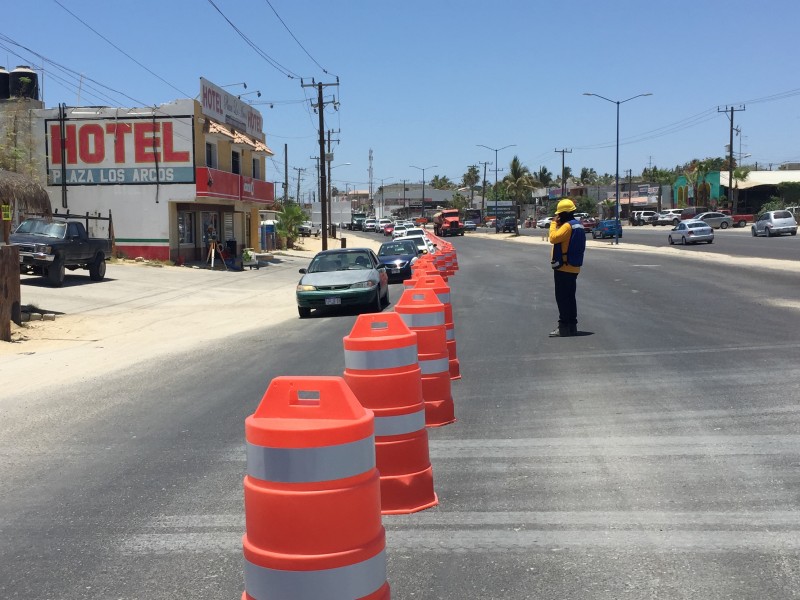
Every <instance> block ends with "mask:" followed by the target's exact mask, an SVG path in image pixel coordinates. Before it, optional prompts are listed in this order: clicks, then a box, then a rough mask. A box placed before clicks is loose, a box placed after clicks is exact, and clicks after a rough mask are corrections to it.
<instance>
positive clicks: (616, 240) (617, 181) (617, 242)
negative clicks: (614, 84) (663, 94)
mask: <svg viewBox="0 0 800 600" xmlns="http://www.w3.org/2000/svg"><path fill="white" fill-rule="evenodd" d="M583 95H584V96H597V97H598V98H602V99H603V100H605V101H606V102H611V104H616V105H617V169H616V175H615V179H614V180H615V182H616V197H617V221H619V105H620V104H625V103H626V102H629V101H630V100H634V99H635V98H641V97H643V96H652V95H653V94H651V93H650V92H647V93H646V94H637V95H635V96H631V97H630V98H628V99H627V100H612V99H611V98H606V97H605V96H601V95H600V94H592V93H591V92H583ZM630 208H631V191H630V190H628V210H630ZM619 227H620V225H619V223H618V224H617V225H616V226H615V227H614V243H615V244H617V245H619Z"/></svg>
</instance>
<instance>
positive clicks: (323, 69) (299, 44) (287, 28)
mask: <svg viewBox="0 0 800 600" xmlns="http://www.w3.org/2000/svg"><path fill="white" fill-rule="evenodd" d="M264 2H266V3H267V5H268V6H269V7H270V8H271V9H272V12H274V13H275V16H276V17H278V21H280V22H281V25H283V27H284V28H285V29H286V31H288V32H289V35H290V36H292V39H293V40H294V41H295V42H297V45H298V46H300V48H302V49H303V52H305V53H306V56H308V58H310V59H311V60H312V61H313V62H314V64H315V65H317V66H318V67H319V68H320V69H322V72H323V73H325V74H326V75H330V73H328V71H327V70H326V69H325V67H323V66H322V65H321V64H319V63H318V62H317V59H315V58H314V57H313V56H311V54H309V53H308V50H306V49H305V46H303V44H301V43H300V40H298V39H297V38H296V37H295V35H294V34H293V33H292V30H291V29H289V26H288V25H286V23H284V21H283V19H281V16H280V15H279V14H278V11H277V10H275V7H274V6H272V3H271V2H270V1H269V0H264Z"/></svg>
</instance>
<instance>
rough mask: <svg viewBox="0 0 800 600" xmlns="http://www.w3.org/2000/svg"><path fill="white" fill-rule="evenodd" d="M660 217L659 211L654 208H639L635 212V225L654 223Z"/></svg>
mask: <svg viewBox="0 0 800 600" xmlns="http://www.w3.org/2000/svg"><path fill="white" fill-rule="evenodd" d="M657 217H658V213H657V212H656V211H654V210H637V211H636V212H634V213H633V224H634V225H645V224H647V223H652V222H653V221H655V220H656V218H657Z"/></svg>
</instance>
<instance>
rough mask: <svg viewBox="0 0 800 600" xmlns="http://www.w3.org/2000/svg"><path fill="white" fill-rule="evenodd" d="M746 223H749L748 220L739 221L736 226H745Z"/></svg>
mask: <svg viewBox="0 0 800 600" xmlns="http://www.w3.org/2000/svg"><path fill="white" fill-rule="evenodd" d="M745 225H747V221H739V222H738V223H737V224H736V226H737V227H744V226H745Z"/></svg>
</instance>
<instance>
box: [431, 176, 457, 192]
mask: <svg viewBox="0 0 800 600" xmlns="http://www.w3.org/2000/svg"><path fill="white" fill-rule="evenodd" d="M430 185H431V187H432V188H434V189H436V190H447V189H450V188H452V187H453V182H452V181H450V179H449V178H448V177H447V175H434V176H433V179H431V181H430Z"/></svg>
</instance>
